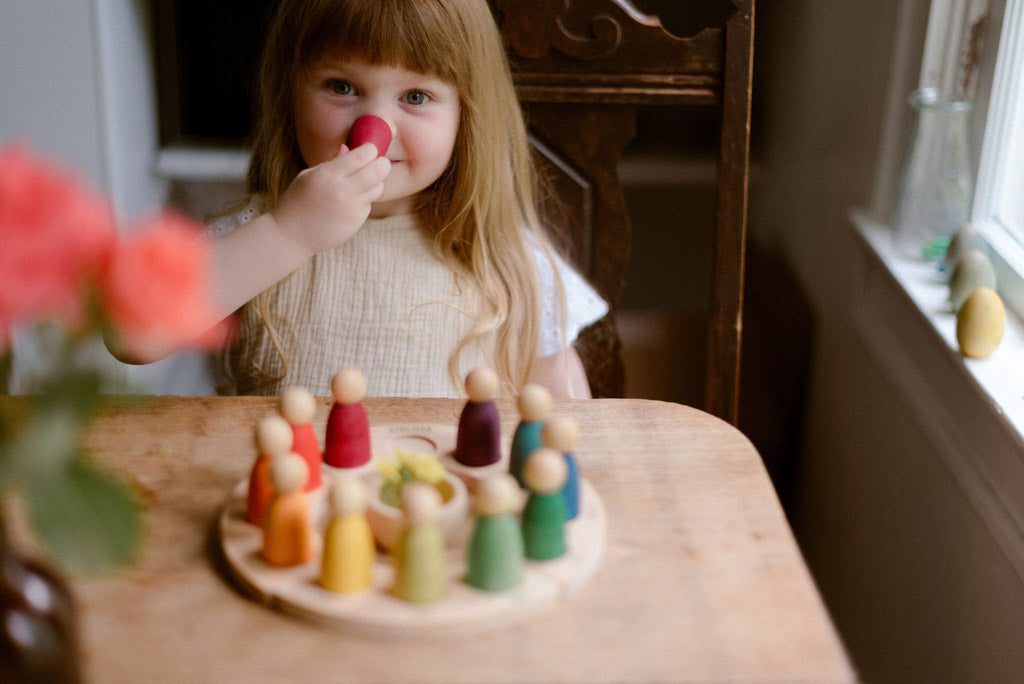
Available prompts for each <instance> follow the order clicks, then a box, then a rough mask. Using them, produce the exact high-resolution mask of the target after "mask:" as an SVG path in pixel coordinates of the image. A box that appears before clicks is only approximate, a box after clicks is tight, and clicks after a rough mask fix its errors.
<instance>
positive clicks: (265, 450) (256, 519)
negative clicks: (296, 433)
mask: <svg viewBox="0 0 1024 684" xmlns="http://www.w3.org/2000/svg"><path fill="white" fill-rule="evenodd" d="M255 442H256V453H257V456H256V462H255V463H254V464H253V466H252V472H251V473H250V474H249V497H248V499H247V500H246V510H245V519H246V520H248V521H249V522H251V523H252V524H253V525H259V526H260V527H262V526H263V516H264V515H265V514H266V511H267V506H268V505H269V504H270V499H271V498H272V497H273V496H274V486H273V484H271V482H270V462H271V461H272V460H273V459H274V457H276V456H281V455H283V454H287V453H288V452H289V451H290V450H291V448H292V428H291V426H290V425H288V421H286V420H285V419H284V418H282V417H281V416H266V417H265V418H262V419H261V420H260V422H259V423H257V424H256V432H255Z"/></svg>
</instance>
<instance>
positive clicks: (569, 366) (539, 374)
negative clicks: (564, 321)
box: [529, 345, 591, 399]
mask: <svg viewBox="0 0 1024 684" xmlns="http://www.w3.org/2000/svg"><path fill="white" fill-rule="evenodd" d="M529 381H530V382H532V383H535V384H538V385H542V386H543V387H545V388H547V390H548V391H549V392H551V396H552V397H554V398H555V399H590V397H591V394H590V383H588V382H587V374H586V372H585V371H584V370H583V361H581V360H580V355H579V354H577V353H576V349H575V348H574V347H572V346H571V345H570V346H568V347H566V348H565V349H563V350H562V351H560V352H556V353H554V354H550V355H548V356H538V357H536V358H534V360H533V368H532V369H531V370H530V379H529Z"/></svg>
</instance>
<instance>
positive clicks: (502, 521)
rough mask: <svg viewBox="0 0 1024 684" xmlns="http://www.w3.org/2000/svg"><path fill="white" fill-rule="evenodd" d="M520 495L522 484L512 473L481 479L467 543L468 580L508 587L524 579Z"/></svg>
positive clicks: (487, 587)
mask: <svg viewBox="0 0 1024 684" xmlns="http://www.w3.org/2000/svg"><path fill="white" fill-rule="evenodd" d="M519 497H520V489H519V484H518V483H517V482H516V481H515V478H513V477H512V476H511V475H499V476H497V477H491V478H488V479H486V480H484V481H483V482H481V483H480V485H479V487H478V488H477V492H476V499H475V507H476V520H475V522H474V525H473V534H472V536H471V537H470V539H469V544H468V545H467V546H466V577H465V582H466V584H469V585H471V586H474V587H476V588H478V589H483V590H485V591H504V590H506V589H511V588H512V587H515V586H517V585H518V584H519V583H520V582H522V580H523V531H522V529H521V528H520V526H519V518H518V516H516V508H517V505H518V502H519Z"/></svg>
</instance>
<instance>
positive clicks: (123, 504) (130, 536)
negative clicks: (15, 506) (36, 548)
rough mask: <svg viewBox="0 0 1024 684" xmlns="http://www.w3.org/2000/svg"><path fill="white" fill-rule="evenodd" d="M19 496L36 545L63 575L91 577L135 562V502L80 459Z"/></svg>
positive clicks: (118, 485)
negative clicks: (23, 502)
mask: <svg viewBox="0 0 1024 684" xmlns="http://www.w3.org/2000/svg"><path fill="white" fill-rule="evenodd" d="M23 494H24V496H25V499H26V503H27V506H28V511H29V519H30V521H31V523H32V526H33V528H34V529H35V531H36V533H37V534H38V535H39V539H40V541H41V542H42V543H43V545H44V546H45V547H46V548H47V550H48V551H49V552H50V553H51V554H52V556H53V558H54V560H55V561H56V562H57V563H58V564H60V565H61V566H62V567H64V568H65V569H66V570H72V571H77V572H81V573H87V574H94V573H97V572H100V571H103V570H108V569H110V568H111V567H113V566H115V565H122V564H125V563H127V562H128V561H130V560H131V559H132V558H134V556H135V553H136V551H137V549H138V546H139V541H140V536H141V524H140V521H139V513H138V507H137V505H136V501H135V497H134V496H133V495H132V492H131V490H129V489H128V487H127V486H125V485H124V484H123V483H122V482H121V481H120V480H117V479H116V478H114V477H113V476H111V475H109V474H107V473H105V472H103V471H101V470H98V469H96V468H95V467H93V466H92V465H90V464H89V463H87V462H86V461H85V460H83V459H82V458H81V457H79V458H75V459H73V460H72V461H70V463H69V464H68V467H67V468H66V469H64V470H62V471H60V472H59V473H56V474H55V476H54V477H51V478H49V479H44V480H39V479H33V480H31V481H29V482H26V483H25V487H24V489H23Z"/></svg>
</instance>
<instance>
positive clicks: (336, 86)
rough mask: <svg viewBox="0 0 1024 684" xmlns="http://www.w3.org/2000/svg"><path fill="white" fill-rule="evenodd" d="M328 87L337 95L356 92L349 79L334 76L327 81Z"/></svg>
mask: <svg viewBox="0 0 1024 684" xmlns="http://www.w3.org/2000/svg"><path fill="white" fill-rule="evenodd" d="M327 89H328V90H330V91H331V92H332V93H334V94H335V95H352V94H353V93H354V92H355V88H353V87H352V84H351V83H349V82H348V81H343V80H341V79H339V78H332V79H331V80H329V81H328V82H327Z"/></svg>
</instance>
